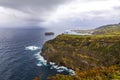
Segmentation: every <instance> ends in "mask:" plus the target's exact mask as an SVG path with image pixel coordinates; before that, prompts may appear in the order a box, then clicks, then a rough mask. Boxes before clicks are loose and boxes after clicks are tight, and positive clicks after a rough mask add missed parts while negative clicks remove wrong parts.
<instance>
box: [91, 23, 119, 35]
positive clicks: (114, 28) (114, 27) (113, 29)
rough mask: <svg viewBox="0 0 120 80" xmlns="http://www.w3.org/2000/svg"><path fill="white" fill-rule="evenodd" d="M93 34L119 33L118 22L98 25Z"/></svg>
mask: <svg viewBox="0 0 120 80" xmlns="http://www.w3.org/2000/svg"><path fill="white" fill-rule="evenodd" d="M93 34H116V35H117V34H120V23H119V24H111V25H105V26H101V27H98V28H96V29H94V32H93Z"/></svg>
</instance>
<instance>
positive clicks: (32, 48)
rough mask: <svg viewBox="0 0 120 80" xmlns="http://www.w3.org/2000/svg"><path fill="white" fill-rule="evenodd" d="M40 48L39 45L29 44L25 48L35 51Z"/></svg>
mask: <svg viewBox="0 0 120 80" xmlns="http://www.w3.org/2000/svg"><path fill="white" fill-rule="evenodd" d="M38 49H40V47H37V46H27V47H25V50H31V51H35V50H38Z"/></svg>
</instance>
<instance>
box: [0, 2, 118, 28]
mask: <svg viewBox="0 0 120 80" xmlns="http://www.w3.org/2000/svg"><path fill="white" fill-rule="evenodd" d="M119 22H120V0H0V27H10V28H11V27H46V28H47V27H48V28H65V27H66V28H74V29H92V28H95V27H99V26H102V25H106V24H115V23H119Z"/></svg>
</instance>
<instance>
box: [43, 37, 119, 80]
mask: <svg viewBox="0 0 120 80" xmlns="http://www.w3.org/2000/svg"><path fill="white" fill-rule="evenodd" d="M42 56H44V57H45V59H46V60H47V61H48V62H55V63H56V64H58V65H62V66H66V67H68V68H71V69H73V70H74V71H75V73H76V75H74V76H69V75H60V74H59V75H56V76H53V77H49V78H48V80H109V79H120V36H119V35H97V36H95V35H94V36H80V35H59V36H57V37H56V38H55V39H53V40H50V41H47V42H46V43H45V44H44V46H43V49H42Z"/></svg>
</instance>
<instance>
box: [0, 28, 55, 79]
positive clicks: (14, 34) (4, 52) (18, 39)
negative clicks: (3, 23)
mask: <svg viewBox="0 0 120 80" xmlns="http://www.w3.org/2000/svg"><path fill="white" fill-rule="evenodd" d="M45 32H46V30H45V29H0V80H32V79H33V78H34V77H36V76H39V75H40V74H42V76H43V77H42V79H43V80H45V79H46V77H47V76H50V75H54V74H56V72H55V71H54V70H50V69H49V67H44V66H37V63H38V59H37V58H36V56H35V54H37V53H38V52H40V48H41V46H42V45H43V43H44V42H45V41H46V40H49V39H52V38H53V37H54V36H45V35H44V33H45ZM29 46H35V47H37V48H38V49H36V50H33V51H32V50H26V49H25V48H26V47H29Z"/></svg>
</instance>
